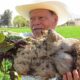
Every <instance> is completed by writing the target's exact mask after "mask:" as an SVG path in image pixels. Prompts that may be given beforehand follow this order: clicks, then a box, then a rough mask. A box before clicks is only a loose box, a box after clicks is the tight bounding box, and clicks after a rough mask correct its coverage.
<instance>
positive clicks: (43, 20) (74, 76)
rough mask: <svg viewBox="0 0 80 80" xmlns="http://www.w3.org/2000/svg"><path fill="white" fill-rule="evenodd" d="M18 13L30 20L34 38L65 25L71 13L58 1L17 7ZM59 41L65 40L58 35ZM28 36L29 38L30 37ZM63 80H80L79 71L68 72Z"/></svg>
mask: <svg viewBox="0 0 80 80" xmlns="http://www.w3.org/2000/svg"><path fill="white" fill-rule="evenodd" d="M16 9H17V11H18V12H19V13H20V14H21V15H22V16H24V17H26V18H29V19H30V27H31V30H32V33H31V34H29V35H30V36H33V37H34V38H37V37H40V36H41V35H43V34H44V31H45V30H48V29H52V30H54V29H55V27H56V26H57V25H61V24H64V23H65V22H66V21H68V20H69V12H68V10H67V8H66V6H65V5H64V4H63V3H61V2H58V1H45V0H42V1H37V0H34V1H33V2H32V3H29V4H27V5H22V6H17V7H16ZM55 34H56V37H57V39H64V37H62V36H61V35H59V34H58V33H56V32H55ZM29 35H28V36H29ZM22 79H23V80H28V79H29V80H35V78H31V77H27V78H26V76H22ZM63 80H80V76H79V71H77V70H74V71H73V72H72V73H71V72H67V73H66V74H64V75H63Z"/></svg>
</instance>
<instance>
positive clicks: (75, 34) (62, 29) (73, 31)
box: [0, 26, 80, 38]
mask: <svg viewBox="0 0 80 80" xmlns="http://www.w3.org/2000/svg"><path fill="white" fill-rule="evenodd" d="M0 31H13V32H18V33H20V32H31V30H30V28H27V27H22V28H0ZM56 31H57V32H58V33H60V34H61V35H62V36H64V37H66V38H70V37H71V38H80V26H59V27H57V28H56Z"/></svg>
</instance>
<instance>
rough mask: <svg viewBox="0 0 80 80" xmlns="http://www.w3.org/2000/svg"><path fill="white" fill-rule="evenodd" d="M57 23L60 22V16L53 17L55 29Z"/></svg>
mask: <svg viewBox="0 0 80 80" xmlns="http://www.w3.org/2000/svg"><path fill="white" fill-rule="evenodd" d="M57 22H58V16H57V15H54V16H53V26H54V28H55V27H56V25H57Z"/></svg>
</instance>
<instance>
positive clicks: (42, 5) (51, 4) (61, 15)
mask: <svg viewBox="0 0 80 80" xmlns="http://www.w3.org/2000/svg"><path fill="white" fill-rule="evenodd" d="M34 9H48V10H51V11H53V12H55V13H56V14H57V16H58V23H57V25H61V24H64V23H65V22H67V21H68V20H69V15H70V13H69V11H68V10H67V6H66V5H64V3H62V2H59V1H45V0H42V1H37V0H34V2H31V3H29V4H25V5H20V6H16V10H17V11H18V12H19V13H20V14H21V15H22V16H23V17H25V18H29V12H30V11H31V10H34Z"/></svg>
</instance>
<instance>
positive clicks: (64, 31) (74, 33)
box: [56, 26, 80, 38]
mask: <svg viewBox="0 0 80 80" xmlns="http://www.w3.org/2000/svg"><path fill="white" fill-rule="evenodd" d="M56 31H57V32H58V33H60V34H61V35H63V36H64V37H66V38H80V26H63V27H57V28H56Z"/></svg>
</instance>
